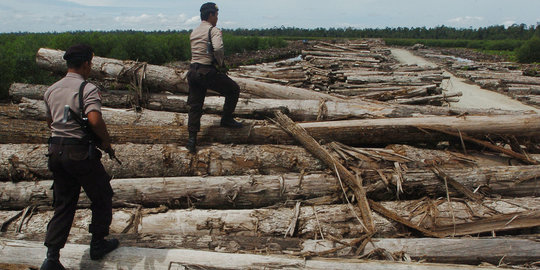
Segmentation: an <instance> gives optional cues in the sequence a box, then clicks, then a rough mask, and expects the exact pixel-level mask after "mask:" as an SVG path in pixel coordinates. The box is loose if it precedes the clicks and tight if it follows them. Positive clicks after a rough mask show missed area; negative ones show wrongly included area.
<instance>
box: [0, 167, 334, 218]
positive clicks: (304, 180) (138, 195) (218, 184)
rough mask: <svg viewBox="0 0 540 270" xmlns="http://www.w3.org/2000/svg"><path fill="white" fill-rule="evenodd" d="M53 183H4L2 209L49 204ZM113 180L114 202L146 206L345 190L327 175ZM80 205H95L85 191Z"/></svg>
mask: <svg viewBox="0 0 540 270" xmlns="http://www.w3.org/2000/svg"><path fill="white" fill-rule="evenodd" d="M51 185H52V181H38V182H19V183H9V182H3V183H0V202H1V204H0V208H1V209H12V210H13V209H23V208H25V207H27V206H30V205H50V204H51V202H52V195H53V194H52V190H50V187H51ZM111 185H112V188H113V190H114V198H113V205H114V206H122V205H123V203H128V204H138V205H142V206H144V207H158V206H160V205H166V206H168V207H170V208H190V207H195V208H214V209H226V208H230V209H232V208H237V209H242V208H260V207H266V206H271V205H274V204H284V203H286V202H287V201H294V200H309V199H313V198H320V197H327V198H325V199H324V203H333V202H337V201H338V200H339V195H340V193H338V191H339V190H338V189H339V186H338V183H337V182H336V179H335V178H334V177H332V176H330V175H327V174H307V175H302V174H291V173H288V174H284V175H249V176H238V175H237V176H214V177H211V176H207V177H169V178H164V177H161V178H137V179H113V180H112V181H111ZM79 207H86V208H89V207H90V200H89V199H88V198H87V197H86V194H81V198H80V199H79Z"/></svg>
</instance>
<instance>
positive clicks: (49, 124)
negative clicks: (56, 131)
mask: <svg viewBox="0 0 540 270" xmlns="http://www.w3.org/2000/svg"><path fill="white" fill-rule="evenodd" d="M51 125H52V118H51V117H50V116H47V126H49V128H51Z"/></svg>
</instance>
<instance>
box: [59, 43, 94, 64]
mask: <svg viewBox="0 0 540 270" xmlns="http://www.w3.org/2000/svg"><path fill="white" fill-rule="evenodd" d="M93 56H94V50H93V49H92V47H90V46H88V45H85V44H77V45H73V46H71V47H69V48H68V49H67V50H66V53H65V54H64V60H66V61H68V60H83V61H90V60H92V57H93Z"/></svg>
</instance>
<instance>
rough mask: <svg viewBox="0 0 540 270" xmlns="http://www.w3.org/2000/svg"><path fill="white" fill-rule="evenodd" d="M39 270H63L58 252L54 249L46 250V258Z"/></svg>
mask: <svg viewBox="0 0 540 270" xmlns="http://www.w3.org/2000/svg"><path fill="white" fill-rule="evenodd" d="M39 269H40V270H65V269H66V268H64V266H63V265H62V264H61V263H60V250H59V249H55V248H49V249H47V258H46V259H45V261H43V264H42V265H41V268H39Z"/></svg>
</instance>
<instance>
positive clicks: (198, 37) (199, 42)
mask: <svg viewBox="0 0 540 270" xmlns="http://www.w3.org/2000/svg"><path fill="white" fill-rule="evenodd" d="M210 27H212V24H211V23H209V22H207V21H202V22H201V24H200V25H199V26H198V27H197V28H195V29H193V32H191V35H190V40H191V63H199V64H203V65H211V64H212V55H210V54H208V53H207V42H208V29H210ZM210 36H211V37H212V45H213V46H214V57H215V58H216V61H217V63H218V65H220V66H222V65H223V60H224V55H225V51H224V48H223V37H222V34H221V30H219V29H218V28H217V27H214V28H212V31H211V32H210Z"/></svg>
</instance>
